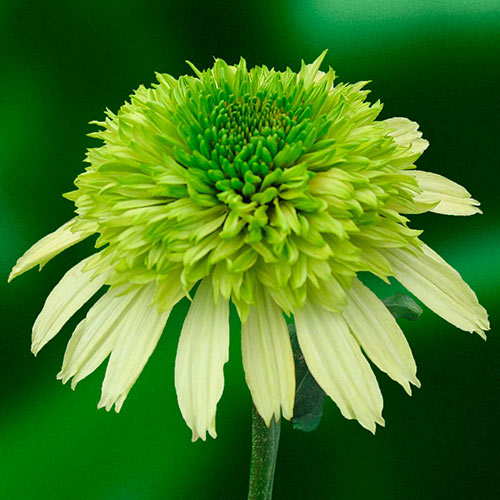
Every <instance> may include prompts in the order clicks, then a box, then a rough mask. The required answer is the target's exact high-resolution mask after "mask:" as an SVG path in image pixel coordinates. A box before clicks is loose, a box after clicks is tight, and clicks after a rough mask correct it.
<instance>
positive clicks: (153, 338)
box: [98, 283, 170, 412]
mask: <svg viewBox="0 0 500 500" xmlns="http://www.w3.org/2000/svg"><path fill="white" fill-rule="evenodd" d="M155 291H156V285H155V284H153V283H151V284H149V285H145V286H143V287H142V288H140V289H139V291H138V292H137V294H136V296H135V298H134V299H133V301H132V302H131V304H130V306H129V307H128V309H127V310H126V311H125V313H124V314H123V315H122V316H121V317H120V319H119V320H118V323H117V324H116V325H115V329H116V330H117V332H118V334H117V337H116V340H115V343H114V346H113V350H112V352H111V356H110V358H109V362H108V366H107V369H106V376H105V377H104V382H103V384H102V394H101V400H100V401H99V404H98V408H102V407H105V408H106V410H108V411H109V410H110V409H111V408H112V406H113V405H115V410H116V412H119V411H120V409H121V407H122V405H123V402H124V401H125V398H126V397H127V395H128V393H129V391H130V389H131V388H132V386H133V385H134V383H135V381H136V380H137V377H139V375H140V373H141V371H142V369H143V368H144V365H145V364H146V362H147V361H148V359H149V357H150V356H151V354H152V353H153V351H154V349H155V347H156V344H157V343H158V340H159V339H160V336H161V334H162V332H163V328H164V327H165V323H166V322H167V319H168V316H169V314H170V311H165V312H161V313H160V312H159V310H158V307H157V305H156V304H155V303H154V302H153V298H154V294H155Z"/></svg>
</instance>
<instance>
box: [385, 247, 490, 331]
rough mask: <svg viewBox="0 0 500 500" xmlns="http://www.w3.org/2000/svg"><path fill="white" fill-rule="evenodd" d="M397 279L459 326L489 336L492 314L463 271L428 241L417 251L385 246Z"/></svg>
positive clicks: (428, 305) (446, 318)
mask: <svg viewBox="0 0 500 500" xmlns="http://www.w3.org/2000/svg"><path fill="white" fill-rule="evenodd" d="M383 253H384V255H385V256H386V258H387V260H388V261H389V262H390V264H391V266H392V268H393V270H394V276H395V277H396V279H397V280H398V281H399V282H400V283H401V284H402V285H403V286H404V287H406V288H407V289H408V290H409V291H410V292H411V293H413V294H414V295H416V296H417V297H418V298H419V299H420V300H421V301H422V302H423V303H424V304H425V305H426V306H427V307H428V308H429V309H432V310H433V311H434V312H435V313H436V314H439V316H441V317H442V318H444V319H445V320H446V321H448V322H450V323H451V324H453V325H455V326H456V327H457V328H460V329H462V330H465V331H468V332H476V333H478V334H479V335H480V336H481V337H483V338H486V336H485V334H484V331H485V330H489V329H490V324H489V322H488V314H487V312H486V310H485V309H484V308H483V307H482V306H481V305H480V304H479V302H478V301H477V297H476V294H475V293H474V292H473V291H472V290H471V288H470V287H469V286H468V285H467V283H465V282H464V281H463V280H462V277H461V276H460V274H458V272H457V271H455V269H453V268H452V267H451V266H450V265H449V264H448V263H446V262H445V261H444V260H443V259H442V258H441V257H440V256H439V255H438V254H437V253H436V252H434V251H433V250H432V249H430V248H429V247H428V246H427V245H423V246H422V249H421V250H419V251H415V253H413V252H411V251H410V250H406V249H401V248H392V249H383Z"/></svg>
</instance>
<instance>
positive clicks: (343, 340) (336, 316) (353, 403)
mask: <svg viewBox="0 0 500 500" xmlns="http://www.w3.org/2000/svg"><path fill="white" fill-rule="evenodd" d="M295 326H296V328H297V339H298V341H299V345H300V349H301V351H302V354H303V355H304V358H305V361H306V364H307V367H308V368H309V371H310V372H311V374H312V376H313V377H314V379H315V380H316V382H317V383H318V384H319V386H320V387H321V388H322V389H323V390H324V391H325V392H326V393H327V394H328V396H330V397H331V398H332V399H333V401H335V403H336V404H337V406H338V407H339V409H340V411H341V413H342V415H343V416H344V417H345V418H348V419H357V420H358V421H359V423H360V424H361V425H362V426H363V427H365V428H366V429H368V430H370V431H371V432H373V433H374V432H375V428H376V424H377V423H378V424H380V425H384V419H383V418H382V407H383V399H382V394H381V392H380V389H379V386H378V383H377V379H376V378H375V374H374V373H373V371H372V369H371V367H370V364H369V363H368V361H367V360H366V358H365V356H364V355H363V353H362V352H361V348H360V347H359V344H358V343H357V341H356V340H355V338H354V337H353V336H352V334H351V332H350V331H349V328H348V326H347V323H346V322H345V320H344V318H343V317H342V314H340V313H334V312H332V311H328V310H327V309H324V308H322V307H321V306H319V305H318V304H315V303H312V302H310V301H307V302H306V304H305V306H304V307H303V308H302V309H301V310H299V311H297V312H296V313H295Z"/></svg>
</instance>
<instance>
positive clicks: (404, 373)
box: [343, 278, 420, 394]
mask: <svg viewBox="0 0 500 500" xmlns="http://www.w3.org/2000/svg"><path fill="white" fill-rule="evenodd" d="M347 296H348V302H347V307H346V308H345V310H344V312H343V316H344V318H345V319H346V321H347V324H348V325H349V328H350V330H351V332H352V333H353V335H354V337H356V339H357V341H358V342H359V344H360V345H361V347H362V348H363V350H364V351H365V353H366V355H367V356H368V357H369V358H370V359H371V360H372V361H373V362H374V363H375V364H376V365H377V366H378V367H379V368H380V369H381V370H382V371H383V372H385V373H387V375H389V377H391V378H392V379H393V380H395V381H396V382H399V383H400V384H401V385H402V386H403V387H404V389H405V390H406V392H407V393H408V394H411V388H410V384H409V382H411V383H412V384H413V385H415V386H417V387H420V382H419V381H418V379H417V377H416V373H417V367H416V365H415V360H414V359H413V355H412V353H411V350H410V346H409V345H408V342H407V340H406V337H405V336H404V334H403V332H402V331H401V328H399V325H398V324H397V322H396V320H395V319H394V317H393V316H392V314H391V313H390V312H389V311H388V310H387V308H386V307H385V306H384V303H383V302H382V301H381V300H380V299H379V298H378V297H377V296H376V295H375V294H374V293H373V292H372V291H371V290H369V289H368V288H367V287H366V286H365V285H363V283H361V281H359V280H358V279H356V278H354V279H353V280H352V287H351V289H350V290H349V291H348V292H347Z"/></svg>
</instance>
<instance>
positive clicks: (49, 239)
mask: <svg viewBox="0 0 500 500" xmlns="http://www.w3.org/2000/svg"><path fill="white" fill-rule="evenodd" d="M75 222H76V218H74V219H71V220H69V221H68V222H66V224H63V225H62V226H61V227H60V228H59V229H57V230H56V231H54V232H53V233H50V234H48V235H47V236H44V237H43V238H42V239H41V240H39V241H37V242H36V243H35V244H34V245H33V246H32V247H31V248H30V249H29V250H28V251H26V253H25V254H24V255H23V256H22V257H20V258H19V259H18V261H17V262H16V265H15V266H14V267H13V268H12V271H11V273H10V275H9V281H11V280H13V279H14V278H15V277H16V276H19V275H20V274H23V273H24V272H26V271H28V270H30V269H31V268H33V267H35V266H36V265H38V264H40V267H42V266H44V265H45V264H46V263H47V262H48V261H49V260H50V259H52V257H55V256H56V255H57V254H58V253H60V252H62V251H63V250H66V248H69V247H70V246H72V245H74V244H76V243H78V242H79V241H82V240H84V239H85V238H87V237H89V236H90V235H91V234H93V233H94V232H95V229H88V230H85V231H83V230H82V231H75V232H73V231H72V230H71V229H72V227H73V225H74V224H75Z"/></svg>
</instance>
